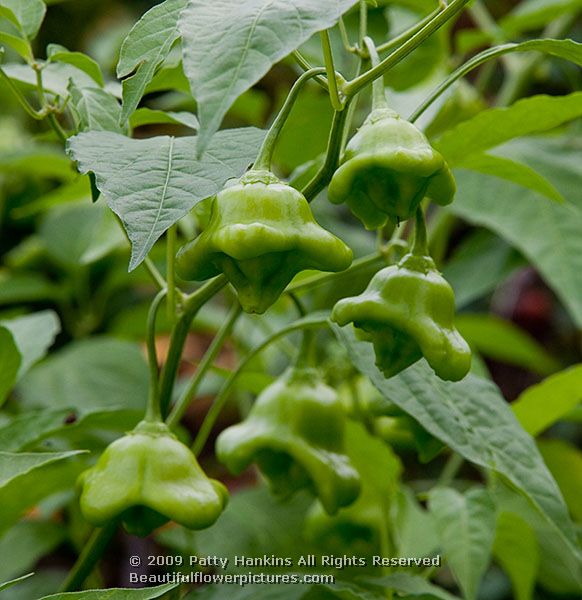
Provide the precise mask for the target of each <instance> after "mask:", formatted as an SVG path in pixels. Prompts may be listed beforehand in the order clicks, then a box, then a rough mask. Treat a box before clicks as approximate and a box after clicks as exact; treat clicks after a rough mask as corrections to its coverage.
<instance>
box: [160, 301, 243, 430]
mask: <svg viewBox="0 0 582 600" xmlns="http://www.w3.org/2000/svg"><path fill="white" fill-rule="evenodd" d="M240 314H241V307H240V304H239V303H238V302H237V303H235V304H234V305H233V307H232V309H231V311H230V313H229V315H228V318H227V319H226V321H225V322H224V323H223V324H222V327H221V328H220V329H219V331H218V333H217V334H216V336H215V337H214V339H213V340H212V343H211V344H210V346H209V348H208V350H207V351H206V353H205V354H204V357H203V358H202V360H201V361H200V363H199V365H198V368H197V369H196V372H195V373H194V375H193V377H192V379H191V380H190V382H189V383H188V385H187V387H186V389H185V390H184V393H183V394H182V395H181V396H180V398H179V400H178V401H177V402H176V404H175V406H174V407H173V409H172V411H171V412H170V415H169V417H168V418H167V419H166V423H167V424H168V426H169V427H170V428H174V427H175V426H176V425H177V424H178V423H179V422H180V419H181V418H182V417H183V416H184V413H185V412H186V409H187V408H188V405H189V404H190V402H191V400H192V399H193V398H194V396H195V395H196V392H197V391H198V387H199V386H200V384H201V383H202V380H203V379H204V376H205V375H206V373H207V371H208V369H210V367H211V366H212V365H213V364H214V361H215V360H216V357H217V356H218V353H219V352H220V350H221V348H222V347H223V345H224V342H225V341H226V338H227V337H228V336H229V335H230V333H231V332H232V329H233V327H234V325H235V323H236V321H237V319H238V318H239V316H240Z"/></svg>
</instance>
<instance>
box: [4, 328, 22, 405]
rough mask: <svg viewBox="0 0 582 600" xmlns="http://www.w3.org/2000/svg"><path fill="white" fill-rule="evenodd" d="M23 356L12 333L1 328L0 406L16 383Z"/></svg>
mask: <svg viewBox="0 0 582 600" xmlns="http://www.w3.org/2000/svg"><path fill="white" fill-rule="evenodd" d="M20 362H21V356H20V352H19V351H18V346H17V345H16V342H15V341H14V338H13V336H12V334H11V333H10V331H8V329H6V327H2V326H0V365H2V368H0V405H1V404H3V403H4V400H5V399H6V396H7V395H8V392H9V391H10V390H11V389H12V388H13V387H14V384H15V383H16V376H17V374H18V369H19V368H20Z"/></svg>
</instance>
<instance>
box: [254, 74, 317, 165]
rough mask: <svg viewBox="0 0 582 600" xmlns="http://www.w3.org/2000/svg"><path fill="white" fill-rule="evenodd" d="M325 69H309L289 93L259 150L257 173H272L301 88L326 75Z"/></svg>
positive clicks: (256, 162)
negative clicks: (280, 141) (275, 152)
mask: <svg viewBox="0 0 582 600" xmlns="http://www.w3.org/2000/svg"><path fill="white" fill-rule="evenodd" d="M325 72H326V69H325V67H316V68H314V69H309V71H305V73H302V74H301V75H300V76H299V77H298V78H297V81H296V82H295V83H294V84H293V87H292V88H291V91H290V92H289V94H288V96H287V98H286V99H285V102H284V104H283V106H282V107H281V110H280V111H279V114H278V115H277V116H276V117H275V120H274V121H273V124H272V125H271V127H270V128H269V131H268V132H267V135H266V137H265V139H264V140H263V144H262V145H261V148H260V150H259V153H258V155H257V158H256V160H255V163H254V165H253V167H252V169H253V170H257V171H261V170H264V171H270V170H271V160H272V158H273V151H274V150H275V144H276V142H277V139H278V137H279V134H280V133H281V130H282V129H283V125H285V122H286V121H287V117H288V116H289V114H290V113H291V109H292V108H293V105H294V104H295V101H296V100H297V96H298V95H299V92H300V91H301V88H302V87H303V86H304V85H305V83H306V82H307V81H309V80H310V79H312V78H313V77H317V76H318V75H323V74H325Z"/></svg>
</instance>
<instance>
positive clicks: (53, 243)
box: [39, 203, 127, 268]
mask: <svg viewBox="0 0 582 600" xmlns="http://www.w3.org/2000/svg"><path fill="white" fill-rule="evenodd" d="M71 231H75V232H76V235H74V236H73V235H68V234H69V232H71ZM39 235H40V238H41V239H42V241H43V243H44V245H45V247H46V249H47V251H48V253H49V254H50V255H51V256H52V257H53V258H54V259H55V260H57V261H58V262H59V263H60V264H62V265H65V266H67V267H70V268H78V267H79V266H81V265H87V264H91V263H93V262H95V261H97V260H99V259H101V258H103V257H104V256H107V255H108V254H110V253H111V252H112V251H113V250H115V249H117V248H119V247H124V246H126V245H127V241H126V239H125V236H124V234H123V231H122V230H121V228H120V227H119V225H118V223H117V221H116V220H115V217H114V215H113V213H112V212H111V211H110V210H109V208H108V207H107V206H106V205H105V204H100V203H96V204H90V203H86V204H77V203H73V204H62V205H60V206H55V207H54V208H53V209H51V210H50V211H49V212H48V214H47V216H46V217H45V219H44V220H43V221H42V224H41V226H40V230H39Z"/></svg>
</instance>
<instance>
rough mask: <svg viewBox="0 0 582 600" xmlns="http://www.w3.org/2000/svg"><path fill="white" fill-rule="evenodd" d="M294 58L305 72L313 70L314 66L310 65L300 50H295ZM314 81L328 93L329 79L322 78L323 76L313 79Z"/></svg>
mask: <svg viewBox="0 0 582 600" xmlns="http://www.w3.org/2000/svg"><path fill="white" fill-rule="evenodd" d="M293 58H294V59H295V62H296V63H297V64H298V65H299V66H300V67H301V68H302V69H303V70H304V71H310V70H311V69H313V68H314V67H313V65H312V64H310V63H309V61H308V60H307V59H306V58H305V57H304V56H303V54H301V52H299V50H293ZM313 81H315V82H316V83H318V84H319V85H320V86H321V87H322V88H323V89H324V90H325V91H326V92H327V91H328V90H329V85H327V79H326V78H325V77H322V76H321V75H316V76H315V77H314V78H313Z"/></svg>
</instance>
